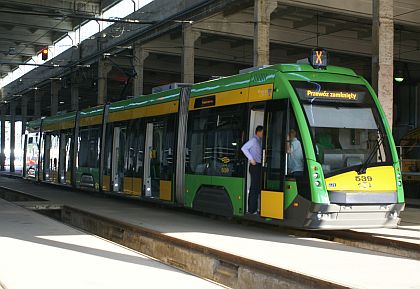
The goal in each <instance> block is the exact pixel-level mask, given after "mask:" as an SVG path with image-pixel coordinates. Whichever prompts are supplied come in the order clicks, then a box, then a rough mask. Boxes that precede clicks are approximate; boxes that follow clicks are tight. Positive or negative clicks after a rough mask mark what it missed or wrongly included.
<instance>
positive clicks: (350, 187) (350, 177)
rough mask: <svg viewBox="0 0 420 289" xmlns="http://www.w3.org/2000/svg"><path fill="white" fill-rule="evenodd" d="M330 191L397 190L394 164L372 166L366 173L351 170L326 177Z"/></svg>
mask: <svg viewBox="0 0 420 289" xmlns="http://www.w3.org/2000/svg"><path fill="white" fill-rule="evenodd" d="M325 182H326V186H327V189H328V190H330V191H346V192H395V191H396V190H397V184H396V180H395V172H394V168H393V167H392V166H383V167H372V168H368V169H367V170H366V173H365V174H361V175H358V174H357V172H355V171H351V172H347V173H344V174H340V175H336V176H333V177H330V178H327V179H325Z"/></svg>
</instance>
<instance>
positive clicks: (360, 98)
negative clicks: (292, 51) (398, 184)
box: [295, 82, 391, 176]
mask: <svg viewBox="0 0 420 289" xmlns="http://www.w3.org/2000/svg"><path fill="white" fill-rule="evenodd" d="M295 83H297V84H298V85H297V86H295V89H296V91H297V92H298V94H299V96H300V98H301V100H302V105H303V108H304V112H305V114H306V118H307V121H308V124H309V126H310V128H311V132H312V141H313V144H314V148H315V152H316V155H317V159H318V161H319V162H320V163H321V164H322V168H323V171H324V173H325V175H327V176H328V175H333V174H336V173H340V172H344V171H349V170H358V171H363V170H364V169H365V168H366V167H368V166H372V165H380V164H384V163H388V162H389V161H390V159H391V158H390V152H389V148H388V143H387V140H386V137H385V133H384V129H383V127H382V123H381V121H380V117H379V113H378V111H377V108H376V106H375V104H374V102H373V100H372V96H371V95H370V94H369V92H368V90H367V89H366V87H364V86H362V85H351V84H340V83H316V84H315V83H313V82H310V83H309V82H295ZM299 86H300V87H299ZM316 92H318V94H317V93H316Z"/></svg>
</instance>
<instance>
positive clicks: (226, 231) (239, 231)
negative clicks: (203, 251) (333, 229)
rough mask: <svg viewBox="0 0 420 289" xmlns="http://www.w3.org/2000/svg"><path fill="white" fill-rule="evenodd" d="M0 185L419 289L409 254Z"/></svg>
mask: <svg viewBox="0 0 420 289" xmlns="http://www.w3.org/2000/svg"><path fill="white" fill-rule="evenodd" d="M0 186H6V187H10V188H12V189H16V190H21V191H23V192H25V193H28V194H32V195H35V196H37V197H40V198H43V199H46V200H48V201H51V202H53V203H57V204H65V205H68V206H72V207H75V208H79V209H82V210H86V211H90V212H93V213H95V214H98V215H103V216H106V217H108V218H112V219H117V220H121V221H124V222H126V223H131V224H133V225H139V226H142V227H146V228H150V229H153V230H157V231H160V232H162V233H163V234H166V235H170V236H173V237H176V238H179V239H183V240H187V241H191V242H195V243H197V244H201V245H205V246H207V247H210V248H214V249H217V250H221V251H224V252H228V253H231V254H236V255H238V256H242V257H245V258H249V259H252V260H256V261H260V262H264V263H266V264H270V265H273V266H277V267H279V268H283V269H287V270H290V271H293V272H298V273H302V274H305V275H309V276H313V277H316V278H318V279H322V280H327V281H330V282H332V283H335V284H340V285H344V286H348V287H351V288H375V289H376V288H420V275H419V274H418V268H420V261H417V260H413V259H409V258H402V257H396V256H393V255H388V254H383V253H378V252H374V251H369V250H364V249H358V248H354V247H349V246H345V245H342V244H338V243H333V242H329V241H323V240H319V239H313V238H297V237H295V236H290V235H287V234H284V233H281V232H277V231H276V230H267V229H264V228H259V227H255V226H245V225H240V224H235V223H233V222H228V221H226V220H220V221H219V220H213V219H209V218H206V217H202V216H200V215H197V214H193V213H190V212H188V211H185V210H177V209H166V208H158V207H156V206H151V205H147V204H143V203H141V202H132V201H127V200H122V199H121V200H120V199H115V198H105V197H98V196H97V195H96V196H95V195H92V194H87V193H82V192H74V191H72V190H67V189H62V188H57V187H53V186H46V185H40V184H34V183H29V182H26V181H23V180H18V179H10V178H5V177H0ZM0 278H1V277H0ZM190 288H191V287H190Z"/></svg>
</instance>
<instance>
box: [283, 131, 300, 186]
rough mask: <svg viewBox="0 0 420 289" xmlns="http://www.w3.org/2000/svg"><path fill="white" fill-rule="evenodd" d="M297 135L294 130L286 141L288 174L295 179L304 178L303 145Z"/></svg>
mask: <svg viewBox="0 0 420 289" xmlns="http://www.w3.org/2000/svg"><path fill="white" fill-rule="evenodd" d="M296 135H297V133H296V130H295V129H293V128H292V129H290V131H289V133H288V135H287V140H286V152H287V174H288V175H290V176H292V177H294V178H297V177H301V176H303V171H304V162H303V151H302V144H301V143H300V141H299V140H298V139H297V137H296Z"/></svg>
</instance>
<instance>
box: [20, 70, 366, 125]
mask: <svg viewBox="0 0 420 289" xmlns="http://www.w3.org/2000/svg"><path fill="white" fill-rule="evenodd" d="M279 73H280V75H282V74H283V75H284V76H285V77H286V78H293V77H294V75H297V74H299V75H300V74H302V73H303V74H305V75H309V76H311V75H314V74H313V73H317V78H320V79H327V78H331V76H333V75H336V76H337V77H341V78H343V77H344V81H346V80H350V79H355V78H356V77H357V78H359V77H358V75H357V74H356V73H355V72H354V71H353V70H352V69H349V68H345V67H339V66H333V65H330V66H328V67H327V68H326V69H316V68H313V67H312V66H311V65H309V64H298V63H295V64H275V65H271V66H268V67H265V68H262V69H259V70H254V71H251V72H247V73H243V74H237V75H232V76H227V77H221V78H218V79H214V80H209V81H205V82H200V83H196V84H194V85H192V88H191V97H198V96H201V95H208V94H212V93H218V92H222V91H228V90H234V89H241V88H245V87H248V86H254V85H261V84H266V83H273V82H274V79H275V77H276V75H278V74H279ZM359 81H360V80H359ZM179 94H180V88H175V89H170V90H166V91H162V92H158V93H154V94H149V95H142V96H137V97H133V98H130V99H127V100H120V101H117V102H114V103H111V104H110V106H109V111H110V112H117V111H121V110H126V109H134V108H138V107H144V106H149V105H151V104H159V103H164V102H169V101H174V100H179ZM102 113H103V106H97V107H93V108H87V109H84V110H81V111H80V118H81V119H83V118H88V117H95V116H96V117H97V116H99V115H101V114H102ZM75 115H76V113H75V112H70V113H66V114H61V115H57V116H50V117H46V118H44V120H43V124H44V125H45V124H48V125H51V124H54V123H56V122H63V121H69V120H71V119H73V120H74V118H75ZM40 124H41V120H40V119H38V120H34V121H30V122H28V127H29V128H37V127H39V126H40Z"/></svg>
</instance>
